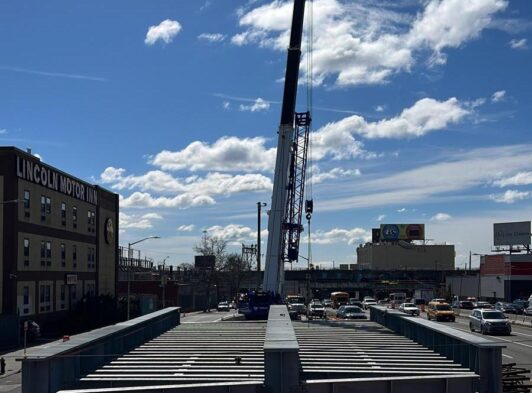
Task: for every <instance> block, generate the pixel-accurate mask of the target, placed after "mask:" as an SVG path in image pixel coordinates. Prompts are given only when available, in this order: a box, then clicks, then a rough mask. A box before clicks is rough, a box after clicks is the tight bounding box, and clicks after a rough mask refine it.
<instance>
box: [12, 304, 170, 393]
mask: <svg viewBox="0 0 532 393" xmlns="http://www.w3.org/2000/svg"><path fill="white" fill-rule="evenodd" d="M179 310H180V309H179V308H178V307H168V308H165V309H164V310H159V311H156V312H154V313H150V314H147V315H144V316H142V317H139V318H135V319H132V320H130V321H126V322H121V323H117V324H115V325H110V326H105V327H103V328H100V329H96V330H91V331H90V332H86V333H82V334H78V335H75V336H72V337H71V338H70V340H69V341H66V342H62V343H59V344H57V345H53V346H50V347H48V346H41V347H37V348H35V351H34V352H32V353H31V355H29V356H28V357H26V358H20V359H18V360H20V361H22V393H54V392H57V391H58V390H60V389H63V388H65V387H69V386H73V385H74V384H75V383H76V381H77V380H78V379H79V378H81V377H82V376H84V375H86V374H87V373H89V372H92V371H94V370H95V369H97V368H98V367H101V366H103V365H104V364H106V363H108V362H109V361H111V360H112V359H114V358H116V357H117V356H118V355H122V354H124V353H126V352H128V351H130V350H132V349H133V348H135V347H137V346H139V345H141V344H144V343H145V342H146V341H149V340H151V339H152V338H154V337H156V336H158V335H160V334H162V333H164V332H165V331H167V330H169V329H171V328H172V327H175V326H177V325H179Z"/></svg>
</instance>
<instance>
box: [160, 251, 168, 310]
mask: <svg viewBox="0 0 532 393" xmlns="http://www.w3.org/2000/svg"><path fill="white" fill-rule="evenodd" d="M168 258H170V257H169V256H167V257H166V258H164V259H163V271H162V273H161V286H162V287H163V301H162V306H163V307H162V308H165V307H166V260H167V259H168Z"/></svg>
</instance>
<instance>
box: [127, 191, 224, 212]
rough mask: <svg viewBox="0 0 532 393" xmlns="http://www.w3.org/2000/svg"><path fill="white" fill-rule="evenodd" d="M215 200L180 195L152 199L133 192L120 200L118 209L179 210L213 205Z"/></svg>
mask: <svg viewBox="0 0 532 393" xmlns="http://www.w3.org/2000/svg"><path fill="white" fill-rule="evenodd" d="M215 203H216V202H215V200H214V199H213V198H212V197H210V196H207V195H195V194H180V195H177V196H175V197H173V198H168V197H153V196H152V195H151V194H149V193H147V192H138V191H136V192H134V193H133V194H131V195H130V196H128V197H121V198H120V208H127V207H132V208H133V207H135V208H147V207H151V208H174V207H177V208H180V209H186V208H189V207H196V206H204V205H213V204H215Z"/></svg>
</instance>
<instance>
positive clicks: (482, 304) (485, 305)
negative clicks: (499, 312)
mask: <svg viewBox="0 0 532 393" xmlns="http://www.w3.org/2000/svg"><path fill="white" fill-rule="evenodd" d="M475 308H483V309H489V310H493V304H490V303H488V302H481V301H478V302H476V303H475Z"/></svg>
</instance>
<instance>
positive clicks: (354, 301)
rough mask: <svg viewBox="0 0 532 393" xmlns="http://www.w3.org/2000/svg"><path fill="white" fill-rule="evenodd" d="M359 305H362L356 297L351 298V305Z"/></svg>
mask: <svg viewBox="0 0 532 393" xmlns="http://www.w3.org/2000/svg"><path fill="white" fill-rule="evenodd" d="M357 303H360V301H359V300H358V299H357V298H356V297H351V298H349V305H351V306H354V305H357Z"/></svg>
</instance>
